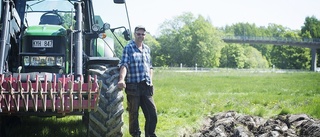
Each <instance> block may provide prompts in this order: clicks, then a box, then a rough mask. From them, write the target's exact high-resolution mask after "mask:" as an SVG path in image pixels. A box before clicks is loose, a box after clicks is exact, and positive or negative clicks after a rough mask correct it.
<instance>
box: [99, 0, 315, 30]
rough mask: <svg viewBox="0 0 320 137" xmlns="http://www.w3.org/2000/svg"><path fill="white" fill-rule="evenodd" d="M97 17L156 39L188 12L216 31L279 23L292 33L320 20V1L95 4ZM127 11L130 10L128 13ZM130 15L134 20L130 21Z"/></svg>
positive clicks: (177, 0)
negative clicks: (138, 28)
mask: <svg viewBox="0 0 320 137" xmlns="http://www.w3.org/2000/svg"><path fill="white" fill-rule="evenodd" d="M93 2H94V3H93V4H94V6H95V9H94V10H95V14H97V15H100V16H101V18H102V19H103V21H104V22H108V23H110V25H111V28H112V27H114V28H115V27H119V26H125V27H126V28H128V29H129V28H132V29H133V28H134V27H135V26H137V25H143V26H145V27H146V29H147V31H148V32H149V33H150V34H152V35H157V34H158V33H159V27H160V25H161V24H162V23H163V22H165V21H166V20H172V19H174V18H175V17H177V16H180V15H182V14H183V13H185V12H191V13H192V14H193V15H194V16H195V17H197V16H198V15H201V16H203V17H204V18H206V19H210V20H211V23H212V25H213V26H214V27H224V26H226V25H233V24H236V23H240V22H241V23H250V24H253V23H254V24H256V25H257V26H268V24H269V23H275V24H279V25H282V26H284V27H288V28H290V29H301V26H303V25H304V21H305V18H306V17H311V16H315V17H316V18H317V19H319V20H320V0H126V4H114V3H113V0H93ZM126 7H127V10H126ZM126 11H127V12H128V17H129V20H130V25H129V22H128V20H127V15H126Z"/></svg>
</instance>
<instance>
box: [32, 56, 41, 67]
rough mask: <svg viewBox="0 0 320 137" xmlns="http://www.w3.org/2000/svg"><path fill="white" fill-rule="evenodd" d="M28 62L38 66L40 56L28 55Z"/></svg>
mask: <svg viewBox="0 0 320 137" xmlns="http://www.w3.org/2000/svg"><path fill="white" fill-rule="evenodd" d="M30 62H31V63H30V64H31V66H39V65H40V57H38V56H31V57H30Z"/></svg>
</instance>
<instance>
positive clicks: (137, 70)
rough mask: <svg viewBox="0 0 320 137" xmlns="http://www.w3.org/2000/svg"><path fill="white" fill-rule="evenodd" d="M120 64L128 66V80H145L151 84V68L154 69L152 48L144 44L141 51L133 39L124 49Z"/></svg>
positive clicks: (132, 81)
mask: <svg viewBox="0 0 320 137" xmlns="http://www.w3.org/2000/svg"><path fill="white" fill-rule="evenodd" d="M120 66H125V67H126V68H127V75H126V82H127V83H139V82H141V81H143V80H146V81H147V84H148V85H150V83H151V81H150V69H152V62H151V55H150V48H149V47H148V46H147V45H145V44H143V46H142V51H140V50H139V49H138V47H137V45H136V43H135V42H134V41H133V40H131V41H130V42H129V44H128V45H126V46H125V47H124V49H123V54H122V59H121V62H120Z"/></svg>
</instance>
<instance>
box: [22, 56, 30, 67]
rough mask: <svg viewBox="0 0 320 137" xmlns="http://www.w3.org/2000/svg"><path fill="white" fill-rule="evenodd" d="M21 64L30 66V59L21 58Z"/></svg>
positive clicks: (27, 57)
mask: <svg viewBox="0 0 320 137" xmlns="http://www.w3.org/2000/svg"><path fill="white" fill-rule="evenodd" d="M23 64H24V65H25V66H29V65H30V57H29V56H24V57H23Z"/></svg>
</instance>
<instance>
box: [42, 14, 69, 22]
mask: <svg viewBox="0 0 320 137" xmlns="http://www.w3.org/2000/svg"><path fill="white" fill-rule="evenodd" d="M62 23H63V20H62V17H61V16H60V15H58V14H47V13H45V14H43V15H42V16H41V18H40V23H39V24H51V25H62Z"/></svg>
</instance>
